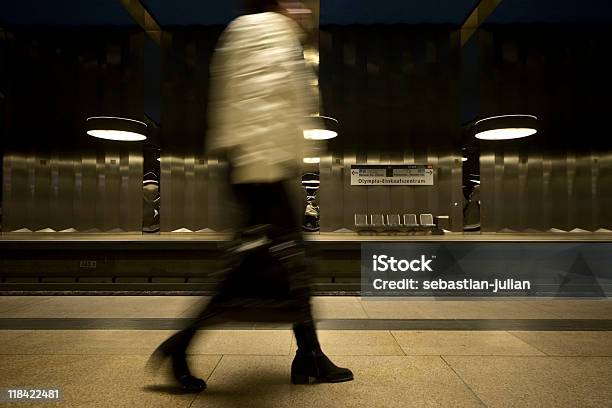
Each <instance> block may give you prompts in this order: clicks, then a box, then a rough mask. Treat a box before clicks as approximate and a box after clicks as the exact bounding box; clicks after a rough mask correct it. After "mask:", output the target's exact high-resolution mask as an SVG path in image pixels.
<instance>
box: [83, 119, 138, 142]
mask: <svg viewBox="0 0 612 408" xmlns="http://www.w3.org/2000/svg"><path fill="white" fill-rule="evenodd" d="M86 125H87V130H86V132H87V134H88V135H90V136H93V137H97V138H99V139H106V140H116V141H121V142H138V141H142V140H146V138H147V136H146V133H147V125H146V124H145V123H143V122H140V121H138V120H134V119H127V118H119V117H115V116H93V117H90V118H87V123H86Z"/></svg>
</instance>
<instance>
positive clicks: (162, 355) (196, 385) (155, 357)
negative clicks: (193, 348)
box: [147, 331, 206, 392]
mask: <svg viewBox="0 0 612 408" xmlns="http://www.w3.org/2000/svg"><path fill="white" fill-rule="evenodd" d="M181 334H182V333H181V332H179V333H177V334H176V335H175V336H173V337H171V338H169V339H168V340H166V341H165V342H164V343H162V344H161V345H160V346H159V347H157V349H156V350H155V351H154V352H153V354H152V355H151V357H150V358H149V361H148V362H147V367H148V368H149V369H150V370H151V371H157V370H158V369H159V367H160V366H161V363H162V362H163V361H164V360H166V359H167V358H170V359H171V361H172V376H173V377H174V379H175V380H176V382H177V383H178V385H179V386H180V387H181V389H183V390H184V391H186V392H201V391H204V390H205V389H206V382H205V381H204V380H202V379H201V378H197V377H195V376H193V375H192V374H191V372H190V371H189V365H188V364H187V356H186V355H185V352H184V350H185V348H186V347H181V346H180V343H181V342H180V341H179V340H183V338H182V337H184V338H185V339H186V341H187V344H188V341H189V339H191V337H192V336H193V334H192V333H190V331H185V333H183V335H182V336H181ZM177 350H179V351H177ZM180 350H183V351H180Z"/></svg>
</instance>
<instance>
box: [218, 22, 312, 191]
mask: <svg viewBox="0 0 612 408" xmlns="http://www.w3.org/2000/svg"><path fill="white" fill-rule="evenodd" d="M298 30H299V28H298V26H297V24H295V23H294V22H293V21H292V20H291V19H289V18H288V17H285V16H283V15H282V14H278V13H273V12H268V13H260V14H249V15H244V16H241V17H239V18H237V19H236V20H234V21H233V22H232V23H230V25H229V26H228V27H227V29H226V30H225V31H224V33H223V34H222V35H221V38H220V40H219V45H218V47H217V50H216V51H215V55H214V57H213V61H212V64H211V100H210V105H209V137H208V146H207V148H208V151H209V152H210V153H213V154H214V153H215V152H219V151H225V154H227V156H228V158H229V160H230V163H231V166H232V174H231V179H232V182H233V183H265V182H274V181H280V180H284V179H288V178H291V177H293V176H295V174H296V170H297V169H298V168H299V165H300V162H301V158H302V148H303V146H304V141H303V128H304V126H305V125H306V122H305V117H307V116H308V115H309V114H311V113H313V112H316V111H318V88H315V87H313V86H312V83H313V80H314V79H315V76H314V72H313V71H312V69H311V68H310V67H308V66H307V65H306V62H305V61H304V58H303V51H302V46H301V44H300V41H299V32H298Z"/></svg>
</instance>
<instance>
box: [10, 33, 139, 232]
mask: <svg viewBox="0 0 612 408" xmlns="http://www.w3.org/2000/svg"><path fill="white" fill-rule="evenodd" d="M145 41H146V37H145V34H144V33H142V31H141V30H140V29H139V28H138V27H126V28H119V27H115V28H113V29H109V28H103V27H97V28H96V27H89V28H85V27H73V28H66V27H45V28H40V27H38V28H37V27H17V28H11V29H10V30H9V29H7V30H6V31H4V32H3V35H2V37H1V39H0V66H1V74H2V75H1V78H0V91H1V92H2V96H3V97H2V101H3V103H2V105H1V106H0V108H2V112H0V116H2V123H1V125H2V126H0V128H1V129H0V131H1V132H2V135H1V137H2V143H1V146H2V155H3V165H2V204H3V205H2V212H3V214H2V215H3V217H2V230H3V231H16V230H31V231H39V230H45V229H50V230H53V231H62V230H67V231H78V232H86V231H91V232H110V231H112V232H137V231H141V230H142V199H143V198H142V179H143V154H142V145H140V144H127V145H126V144H125V143H117V142H109V141H102V140H97V139H94V138H92V137H89V136H88V135H86V133H85V120H86V118H87V117H89V116H100V115H109V116H125V117H131V118H142V117H143V115H144V113H143V92H144V75H143V73H144V63H143V49H144V44H145Z"/></svg>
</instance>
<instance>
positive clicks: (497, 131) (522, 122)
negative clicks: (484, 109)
mask: <svg viewBox="0 0 612 408" xmlns="http://www.w3.org/2000/svg"><path fill="white" fill-rule="evenodd" d="M537 120H538V118H537V117H535V116H533V115H500V116H492V117H489V118H485V119H481V120H479V121H477V122H476V123H474V135H475V137H476V138H477V139H481V140H511V139H520V138H523V137H528V136H531V135H534V134H536V133H537V132H538V130H537V128H536V124H537Z"/></svg>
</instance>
